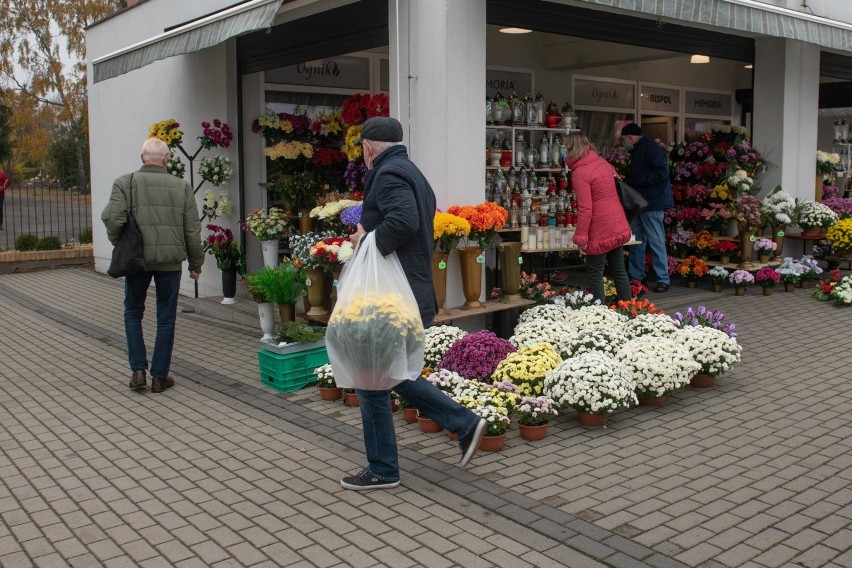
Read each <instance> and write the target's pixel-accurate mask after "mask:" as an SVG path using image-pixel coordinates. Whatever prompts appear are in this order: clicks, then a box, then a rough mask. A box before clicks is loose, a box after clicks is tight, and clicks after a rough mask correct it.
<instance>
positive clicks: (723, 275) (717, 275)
mask: <svg viewBox="0 0 852 568" xmlns="http://www.w3.org/2000/svg"><path fill="white" fill-rule="evenodd" d="M729 275H730V272H728V271H727V270H726V269H725V267H724V266H714V267H713V268H711V269H710V270H709V271H707V276H709V277H710V280H711V281H712V282H713V291H714V292H717V293H718V292H721V291H722V284H724V283H725V280H727V279H728V276H729Z"/></svg>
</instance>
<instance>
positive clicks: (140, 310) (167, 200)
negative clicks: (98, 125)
mask: <svg viewBox="0 0 852 568" xmlns="http://www.w3.org/2000/svg"><path fill="white" fill-rule="evenodd" d="M168 161H169V147H168V146H167V145H166V143H165V142H163V141H162V140H159V139H157V138H149V139H147V140H145V143H144V144H143V145H142V164H143V165H142V167H141V168H140V169H139V170H138V171H135V172H133V173H132V174H125V175H123V176H121V177H119V178H117V179H116V180H115V181H114V182H113V184H112V194H111V195H110V198H109V203H107V206H106V207H105V208H104V211H103V213H102V214H101V220H102V221H103V222H104V224H105V225H106V229H107V236H108V237H109V240H110V242H112V244H113V245H115V244H116V243H117V242H118V240H119V239H120V238H121V234H122V232H123V231H124V226H125V224H126V223H127V208H128V204H129V203H132V206H133V211H132V213H133V216H134V217H135V218H136V222H137V223H138V224H139V229H140V230H141V231H142V240H143V242H144V249H145V265H146V268H147V270H146V271H144V272H139V273H136V274H132V275H130V276H126V277H125V279H124V332H125V335H126V337H127V357H128V360H129V363H130V370H131V371H132V376H131V378H130V383H129V386H130V389H131V390H134V391H142V390H145V388H146V387H147V381H146V377H145V373H146V370H147V369H148V355H147V352H146V351H145V339H144V337H143V335H142V315H143V314H144V312H145V298H146V297H147V295H148V286H150V284H151V279H153V280H154V284H155V286H156V291H157V337H156V339H155V341H154V351H153V353H152V356H151V367H150V369H151V392H154V393H159V392H163V391H164V390H166V389H168V388H170V387H172V386H174V384H175V381H174V379H172V378H171V377H169V367H170V366H171V362H172V347H173V346H174V340H175V319H176V317H177V301H178V292H179V291H180V273H181V265H182V264H183V261H184V260H187V259H189V277H190V278H192V279H193V280H197V279H198V276H199V274H201V266H202V264H204V249H203V248H202V244H201V222H200V220H199V216H198V207H197V206H196V204H195V194H194V193H193V191H192V186H191V185H190V184H189V182H187V181H186V180H183V179H180V178H178V177H175V176H173V175H171V174H169V173H168V172H167V171H166V164H167V163H168ZM131 192H132V194H131ZM131 197H132V198H131Z"/></svg>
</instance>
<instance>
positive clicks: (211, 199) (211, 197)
mask: <svg viewBox="0 0 852 568" xmlns="http://www.w3.org/2000/svg"><path fill="white" fill-rule="evenodd" d="M233 210H234V204H233V202H232V201H231V196H230V195H228V192H227V191H220V192H219V195H218V196H217V195H216V194H215V193H213V190H212V189H208V190H207V191H205V192H204V202H203V203H202V204H201V218H202V219H210V220H211V221H213V220H215V219H216V218H217V217H221V216H222V215H230V214H231V212H232V211H233Z"/></svg>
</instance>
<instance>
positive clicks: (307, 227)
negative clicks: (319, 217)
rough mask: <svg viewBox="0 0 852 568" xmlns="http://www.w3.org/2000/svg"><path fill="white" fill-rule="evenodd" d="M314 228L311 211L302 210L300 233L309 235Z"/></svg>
mask: <svg viewBox="0 0 852 568" xmlns="http://www.w3.org/2000/svg"><path fill="white" fill-rule="evenodd" d="M313 228H314V220H313V218H312V217H311V210H310V209H302V210H300V211H299V232H300V233H302V234H303V235H307V234H308V233H310V232H311V230H312V229H313Z"/></svg>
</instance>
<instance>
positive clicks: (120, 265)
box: [107, 174, 147, 278]
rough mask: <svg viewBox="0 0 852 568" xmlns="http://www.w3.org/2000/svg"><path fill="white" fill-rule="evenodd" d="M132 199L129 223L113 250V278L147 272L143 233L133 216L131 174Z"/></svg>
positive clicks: (111, 270) (131, 178)
mask: <svg viewBox="0 0 852 568" xmlns="http://www.w3.org/2000/svg"><path fill="white" fill-rule="evenodd" d="M129 193H130V199H129V205H128V207H127V223H126V224H125V225H124V232H123V233H121V238H120V239H119V240H118V243H116V245H115V248H113V249H112V262H110V264H109V269H107V274H109V275H110V276H112V277H113V278H121V277H122V276H129V275H131V274H137V273H139V272H144V271H145V270H147V267H146V266H145V250H144V246H143V243H142V231H140V230H139V225H138V224H137V223H136V218H135V217H134V216H133V174H130V191H129Z"/></svg>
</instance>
